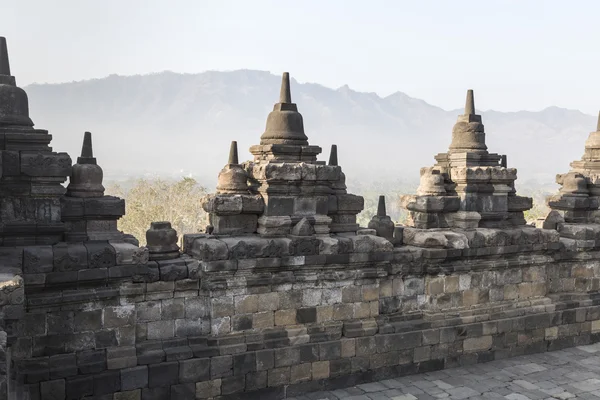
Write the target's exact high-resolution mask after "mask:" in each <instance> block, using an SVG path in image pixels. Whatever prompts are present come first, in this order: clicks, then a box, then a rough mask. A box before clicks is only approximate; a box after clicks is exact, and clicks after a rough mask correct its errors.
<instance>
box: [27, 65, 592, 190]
mask: <svg viewBox="0 0 600 400" xmlns="http://www.w3.org/2000/svg"><path fill="white" fill-rule="evenodd" d="M280 79H281V78H280V76H277V75H274V74H272V73H270V72H268V71H257V70H251V69H243V70H235V71H206V72H203V73H198V74H192V73H184V74H182V73H176V72H171V71H163V72H160V73H153V74H144V75H141V74H140V75H131V76H123V75H117V74H112V75H109V76H107V77H105V78H97V79H91V80H82V81H77V82H67V83H50V84H44V83H34V84H31V85H28V86H26V87H25V90H26V91H27V93H28V94H29V98H30V108H31V116H32V118H33V120H34V122H35V123H36V126H38V127H40V128H43V129H48V130H50V132H51V133H52V134H54V141H53V146H54V148H55V149H56V150H59V151H68V152H69V153H70V154H71V156H72V157H75V156H76V155H77V154H78V152H79V149H80V143H81V137H82V133H83V132H84V131H85V130H89V131H92V132H93V133H95V134H94V147H95V150H96V153H97V157H98V160H99V162H100V163H101V165H102V167H103V168H104V169H105V171H107V175H111V176H112V175H116V176H119V175H127V174H130V175H135V174H140V173H143V172H144V171H146V172H153V173H162V174H163V175H174V174H175V175H176V174H178V173H179V174H180V173H183V172H185V173H192V174H193V175H194V176H196V177H198V178H199V180H200V181H203V182H206V184H207V185H209V186H210V185H212V184H213V183H214V181H215V179H216V176H217V174H218V171H219V170H220V169H221V167H222V166H223V164H224V163H225V161H226V157H227V155H226V154H227V151H228V150H227V149H228V143H229V141H231V140H238V142H239V144H240V151H241V154H240V156H241V158H242V159H248V158H250V155H249V154H248V153H245V150H246V149H247V148H248V147H249V146H250V145H252V144H256V143H258V141H259V137H260V135H261V134H262V132H263V131H264V123H265V120H266V117H267V114H268V113H269V112H270V111H271V109H272V105H273V104H274V103H275V102H276V101H277V99H278V93H279V83H280ZM291 86H292V100H293V101H294V102H296V103H297V104H298V108H299V111H300V112H301V113H302V114H303V116H304V122H305V129H306V134H307V136H308V138H309V141H310V143H311V144H316V145H320V146H321V147H322V148H323V150H324V154H322V155H321V157H320V159H322V160H325V159H327V155H328V148H329V146H330V145H331V144H332V143H336V144H338V147H339V150H340V162H341V165H342V167H343V168H344V170H345V171H346V175H347V176H348V179H349V180H352V179H357V180H363V179H371V177H372V176H373V174H377V175H378V176H379V177H380V178H382V179H401V180H408V181H415V180H418V174H419V172H418V171H419V169H420V168H421V167H422V166H426V165H431V164H433V163H434V159H433V156H434V155H435V154H437V153H440V152H444V151H446V149H447V147H448V144H449V143H450V139H451V132H452V126H453V124H454V123H455V122H456V116H457V115H458V114H460V113H462V109H460V108H457V109H454V110H444V109H443V108H441V107H438V106H435V105H432V104H430V103H428V102H426V101H425V100H422V99H418V98H413V97H411V96H409V95H408V94H406V93H404V92H401V91H399V90H398V91H395V92H394V93H392V94H390V95H387V96H384V97H382V96H380V95H378V94H377V93H366V92H359V91H355V90H353V89H351V88H350V87H349V86H348V85H343V86H341V87H340V88H337V89H332V88H328V87H326V86H324V85H321V84H318V83H312V82H308V83H299V82H298V81H296V80H295V79H292V81H291ZM460 100H462V99H457V103H459V102H461V101H460ZM478 112H479V110H478ZM481 114H482V116H483V123H484V125H485V126H486V134H487V144H488V149H489V151H490V152H494V153H500V154H507V155H508V160H509V166H511V167H516V168H517V169H518V170H519V175H520V177H521V176H522V177H523V179H520V180H519V181H517V185H518V182H520V181H522V180H528V179H534V180H543V181H545V182H548V183H550V182H551V181H553V177H554V176H555V175H556V173H560V172H565V171H566V170H567V169H568V163H569V162H570V161H572V160H574V159H578V158H579V157H580V156H581V154H583V146H584V141H585V139H586V138H587V135H588V134H589V132H590V131H591V130H593V129H594V128H595V126H596V123H595V118H594V117H593V116H590V115H587V114H584V113H582V112H581V111H579V110H570V109H566V108H561V107H556V106H548V107H546V108H544V109H542V110H540V111H510V112H502V111H495V110H487V111H481ZM165 138H169V139H170V140H165ZM198 160H201V162H198Z"/></svg>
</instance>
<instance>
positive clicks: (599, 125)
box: [596, 112, 600, 132]
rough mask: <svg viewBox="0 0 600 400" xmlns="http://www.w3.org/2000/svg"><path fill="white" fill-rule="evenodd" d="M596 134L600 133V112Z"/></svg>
mask: <svg viewBox="0 0 600 400" xmlns="http://www.w3.org/2000/svg"><path fill="white" fill-rule="evenodd" d="M596 132H600V112H598V124H597V125H596Z"/></svg>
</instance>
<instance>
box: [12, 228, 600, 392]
mask: <svg viewBox="0 0 600 400" xmlns="http://www.w3.org/2000/svg"><path fill="white" fill-rule="evenodd" d="M555 237H556V239H558V235H555ZM186 239H188V241H187V246H186V248H185V252H186V253H190V254H193V255H194V256H196V257H199V256H202V259H195V258H192V257H190V256H188V255H184V256H183V257H181V258H179V259H176V260H169V261H158V262H149V263H148V264H147V265H145V266H135V267H133V266H132V267H131V268H129V269H130V273H125V274H123V273H119V274H113V276H110V277H109V278H108V279H107V278H103V279H101V280H99V281H98V282H93V281H91V280H88V281H87V285H85V286H82V287H81V288H78V289H73V288H72V287H65V286H64V285H61V284H60V283H48V284H46V285H45V286H44V287H43V289H42V287H41V286H40V287H38V288H37V289H38V290H34V289H33V288H32V290H31V293H27V295H26V309H27V312H26V313H24V314H23V315H22V316H21V317H20V318H19V319H18V320H15V321H14V322H11V321H7V322H8V326H7V328H8V331H9V335H10V336H11V337H13V338H14V339H13V340H14V341H13V343H12V345H11V350H12V356H13V359H14V360H13V373H14V376H13V379H14V380H15V382H17V383H18V384H20V385H22V390H23V391H24V392H23V393H29V396H30V397H29V398H31V399H37V398H67V399H80V398H90V399H108V398H114V399H130V398H134V399H136V398H140V399H168V398H173V399H188V398H189V399H192V398H200V399H202V398H213V397H215V398H224V399H228V398H231V399H236V398H239V399H249V398H260V399H263V398H273V399H279V398H284V397H285V396H288V397H291V396H294V395H295V394H299V393H301V392H305V391H310V390H317V389H322V388H335V387H343V386H348V385H353V384H355V383H359V382H365V381H370V380H374V379H382V378H385V377H392V376H398V375H403V374H410V373H417V372H423V371H430V370H435V369H440V368H448V367H452V366H456V365H465V364H471V363H476V362H484V361H488V360H493V359H499V358H504V357H510V356H515V355H521V354H528V353H532V352H541V351H546V350H552V349H560V348H564V347H568V346H574V345H580V344H587V343H591V342H594V341H598V340H599V339H600V303H599V301H598V299H597V298H596V297H595V295H594V294H593V293H595V292H597V289H598V288H600V254H599V253H598V252H597V251H593V250H591V251H569V250H568V249H566V248H565V247H564V245H562V244H561V243H560V242H559V241H554V242H551V243H552V245H550V246H548V245H545V246H544V245H542V246H540V244H539V243H523V242H522V238H519V241H520V242H521V243H519V244H510V243H504V245H500V244H498V245H497V246H494V247H488V248H487V250H488V251H486V252H487V253H490V254H487V255H482V256H477V255H470V256H465V255H464V254H463V252H455V253H454V254H449V253H448V252H444V251H438V252H426V251H423V249H419V248H415V247H411V246H401V247H397V248H392V247H391V246H390V245H389V244H388V243H385V241H384V240H383V239H381V238H377V237H373V236H370V235H365V236H364V237H361V236H360V235H358V236H355V237H354V238H352V239H351V240H350V241H351V242H352V245H350V246H346V247H345V248H344V250H346V251H345V252H342V253H340V252H339V251H337V252H336V251H335V250H334V249H335V246H333V247H329V251H327V250H326V249H324V250H325V251H324V253H325V254H320V252H319V254H315V255H295V254H294V253H293V252H292V251H290V250H291V247H290V246H289V245H290V243H289V242H288V241H287V240H279V243H278V245H281V249H282V253H281V255H280V256H276V257H256V253H262V252H264V249H265V248H266V247H267V246H269V243H270V242H271V241H269V240H264V244H263V247H261V246H260V244H259V243H257V242H258V241H257V240H256V239H254V240H253V241H252V244H253V246H252V251H254V252H256V253H254V254H244V255H241V254H239V253H237V254H236V253H233V252H232V251H231V248H230V247H228V246H226V244H225V242H223V241H221V240H219V239H214V238H206V237H203V235H199V236H198V237H193V238H186ZM536 245H537V246H536ZM536 247H537V248H538V249H537V250H533V249H534V248H536ZM209 249H210V251H208V250H209ZM338 249H339V248H338ZM236 257H237V258H236ZM111 268H115V271H118V270H117V268H120V267H109V268H108V270H109V274H110V271H111ZM95 269H97V268H94V269H91V271H93V270H95ZM82 271H86V270H85V269H82V270H80V273H81V272H82ZM120 271H123V269H120ZM29 275H30V274H28V273H25V274H24V279H25V282H27V281H28V276H29ZM31 275H37V274H31ZM26 287H27V286H26ZM590 293H591V294H590ZM86 396H87V397H86ZM24 398H26V397H24Z"/></svg>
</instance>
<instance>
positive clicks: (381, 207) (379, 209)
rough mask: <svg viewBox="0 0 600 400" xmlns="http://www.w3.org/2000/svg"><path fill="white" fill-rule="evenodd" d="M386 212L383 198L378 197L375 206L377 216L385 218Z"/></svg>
mask: <svg viewBox="0 0 600 400" xmlns="http://www.w3.org/2000/svg"><path fill="white" fill-rule="evenodd" d="M386 215H387V212H386V210H385V196H379V204H377V216H378V217H385V216H386Z"/></svg>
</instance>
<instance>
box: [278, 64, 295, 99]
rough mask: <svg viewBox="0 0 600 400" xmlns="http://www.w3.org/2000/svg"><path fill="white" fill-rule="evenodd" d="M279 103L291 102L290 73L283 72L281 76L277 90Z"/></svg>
mask: <svg viewBox="0 0 600 400" xmlns="http://www.w3.org/2000/svg"><path fill="white" fill-rule="evenodd" d="M279 102H280V103H288V104H289V103H291V102H292V92H291V91H290V73H289V72H284V73H283V75H282V76H281V91H280V92H279Z"/></svg>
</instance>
